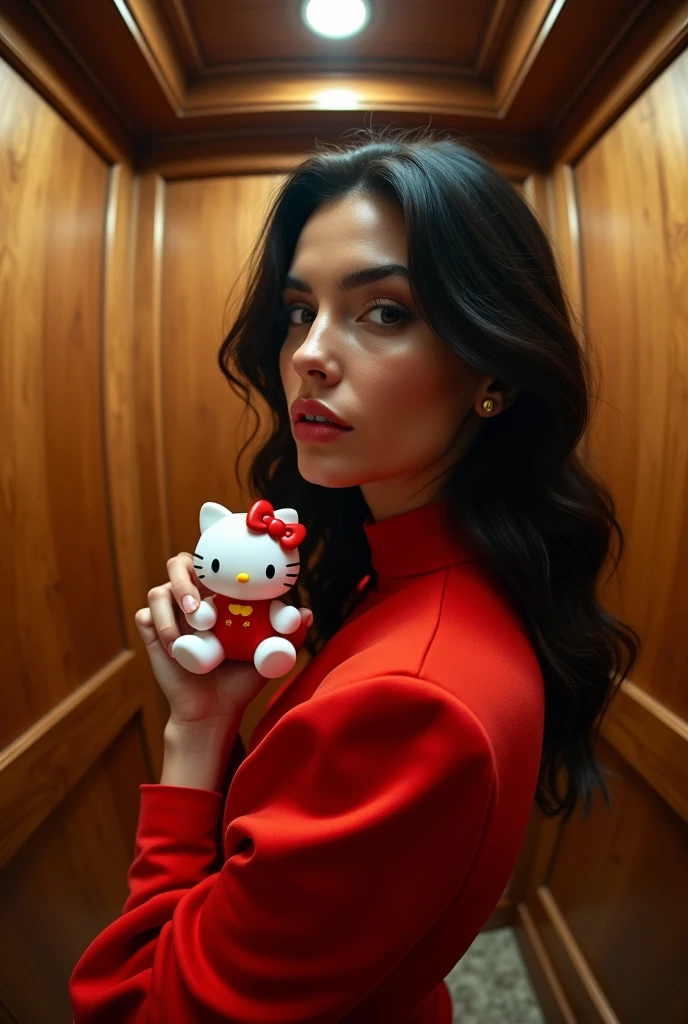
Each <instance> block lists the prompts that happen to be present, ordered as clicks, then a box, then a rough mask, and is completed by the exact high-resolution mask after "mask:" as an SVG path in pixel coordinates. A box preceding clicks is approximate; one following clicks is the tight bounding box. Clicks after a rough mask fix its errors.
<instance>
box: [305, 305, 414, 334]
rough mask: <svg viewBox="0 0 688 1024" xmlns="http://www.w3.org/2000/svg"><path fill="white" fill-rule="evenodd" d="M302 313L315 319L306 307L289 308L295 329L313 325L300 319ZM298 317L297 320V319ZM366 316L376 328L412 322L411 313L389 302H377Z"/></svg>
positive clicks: (367, 310) (368, 310)
mask: <svg viewBox="0 0 688 1024" xmlns="http://www.w3.org/2000/svg"><path fill="white" fill-rule="evenodd" d="M300 313H305V314H306V315H307V316H308V317H313V316H314V313H313V311H312V310H310V309H307V308H306V307H305V306H289V307H288V309H287V310H286V314H287V317H288V319H289V323H290V325H292V326H294V327H304V326H305V325H306V324H309V323H312V322H313V321H312V319H310V320H303V319H301V318H300V317H299V314H300ZM372 314H379V317H380V319H375V318H373V317H372ZM295 315H296V318H295ZM364 315H365V316H367V317H371V319H370V323H373V324H375V326H376V327H389V328H393V327H401V325H402V324H403V323H406V322H407V321H410V320H412V319H413V318H412V316H411V314H410V313H407V312H406V310H404V309H402V308H401V306H394V305H392V304H391V303H389V302H384V303H382V302H377V303H375V305H373V306H369V307H368V309H366V310H365V311H364Z"/></svg>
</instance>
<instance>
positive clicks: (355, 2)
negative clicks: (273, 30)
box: [301, 0, 370, 39]
mask: <svg viewBox="0 0 688 1024" xmlns="http://www.w3.org/2000/svg"><path fill="white" fill-rule="evenodd" d="M301 16H302V17H303V20H304V21H305V23H306V25H307V26H308V28H310V29H311V30H312V31H313V32H317V34H318V35H320V36H328V37H329V38H330V39H344V38H345V37H346V36H353V35H355V33H356V32H360V31H361V29H362V28H363V26H364V25H365V24H366V22H367V21H368V18H369V17H370V10H369V7H368V4H367V3H364V0H308V2H307V3H304V4H303V6H302V8H301Z"/></svg>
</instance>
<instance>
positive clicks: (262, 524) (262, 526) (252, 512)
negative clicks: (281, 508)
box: [246, 498, 306, 551]
mask: <svg viewBox="0 0 688 1024" xmlns="http://www.w3.org/2000/svg"><path fill="white" fill-rule="evenodd" d="M246 526H247V527H248V529H249V530H253V531H254V533H266V532H267V533H269V534H270V536H271V537H274V538H275V540H278V541H279V542H280V546H281V547H283V548H284V549H285V550H287V551H289V550H290V549H291V548H297V547H298V546H299V544H300V543H301V542H302V541H303V539H304V538H305V536H306V527H305V526H304V525H303V523H283V522H282V520H281V519H275V510H274V508H273V507H272V505H271V504H270V502H269V501H266V500H265V498H261V499H260V500H259V501H254V503H253V504H252V505H251V507H250V509H249V510H248V512H247V513H246Z"/></svg>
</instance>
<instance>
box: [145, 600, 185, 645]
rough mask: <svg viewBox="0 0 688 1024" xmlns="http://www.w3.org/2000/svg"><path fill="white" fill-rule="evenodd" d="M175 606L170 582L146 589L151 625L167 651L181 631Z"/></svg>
mask: <svg viewBox="0 0 688 1024" xmlns="http://www.w3.org/2000/svg"><path fill="white" fill-rule="evenodd" d="M175 607H176V605H175V602H174V597H173V594H172V586H171V584H170V583H164V584H163V585H162V586H161V587H153V589H152V590H149V591H148V608H149V610H150V613H151V616H152V619H153V626H154V627H155V631H156V633H157V634H158V637H159V639H160V643H161V644H162V645H163V647H164V648H165V650H166V651H167V652H168V653H169V650H170V646H171V645H172V644H173V643H174V641H175V640H177V639H178V638H179V637H180V636H181V632H182V631H181V630H180V628H179V624H178V622H177V618H176V615H175ZM137 614H138V613H137ZM142 635H143V634H142Z"/></svg>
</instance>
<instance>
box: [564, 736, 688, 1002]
mask: <svg viewBox="0 0 688 1024" xmlns="http://www.w3.org/2000/svg"><path fill="white" fill-rule="evenodd" d="M599 754H600V756H601V758H602V761H603V763H604V764H605V766H606V767H607V768H608V769H609V771H610V772H611V773H612V777H611V778H610V779H609V790H610V795H611V799H612V809H611V811H607V810H606V808H605V806H604V804H603V802H602V800H601V799H599V798H596V811H595V813H594V814H593V815H592V816H591V818H590V819H589V820H588V821H582V819H581V818H580V817H577V818H574V819H573V820H572V821H571V824H570V825H569V826H568V827H567V829H566V831H565V834H564V836H563V839H562V842H561V845H560V847H559V850H558V852H557V856H556V859H555V860H554V861H553V863H552V866H551V870H550V872H549V877H548V878H547V879H546V881H547V884H548V886H549V891H550V893H551V897H552V899H553V900H554V901H555V903H556V905H557V907H558V909H559V911H560V913H561V914H562V915H563V917H564V919H565V921H566V924H567V927H568V928H569V929H570V932H571V936H572V938H573V940H574V941H575V942H576V944H577V946H578V948H579V949H580V951H581V953H582V954H583V956H584V957H585V959H586V961H587V962H588V963H589V964H591V965H593V966H594V972H595V977H596V979H597V981H598V982H599V984H600V985H601V987H602V989H603V990H604V993H605V995H606V998H607V999H608V1000H609V1002H610V1003H611V1005H612V1006H613V1007H614V1010H615V1012H616V1014H617V1016H618V1017H619V1019H620V1020H622V1021H628V1020H637V1021H651V1020H671V1019H672V1018H671V1015H670V1013H669V1011H670V1010H672V1009H673V1011H674V1012H676V1011H677V1010H678V1008H679V996H680V994H681V988H682V986H683V994H684V996H685V981H684V980H682V976H683V975H684V973H685V968H686V950H687V949H688V915H687V914H686V908H687V907H688V872H686V870H685V867H686V850H688V824H686V822H685V821H683V820H682V819H681V818H680V817H679V816H678V814H676V813H675V811H673V810H672V809H671V808H670V807H668V806H667V805H666V804H665V803H664V802H663V801H661V800H658V799H657V797H656V794H655V792H654V790H653V789H652V788H651V787H650V786H648V784H647V783H646V782H645V781H644V780H643V779H642V778H641V777H640V776H639V775H638V774H637V773H636V772H635V771H633V770H632V769H631V768H630V767H629V766H628V764H627V762H626V761H624V760H623V758H621V757H620V756H619V755H618V754H617V753H616V751H615V750H614V749H613V748H611V747H610V746H609V745H608V744H607V743H604V742H602V743H601V744H600V748H599ZM667 879H671V884H670V885H667ZM648 977H649V978H652V986H651V987H650V986H648V985H647V979H648Z"/></svg>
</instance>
